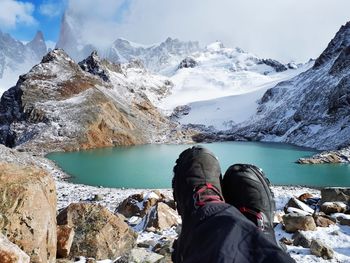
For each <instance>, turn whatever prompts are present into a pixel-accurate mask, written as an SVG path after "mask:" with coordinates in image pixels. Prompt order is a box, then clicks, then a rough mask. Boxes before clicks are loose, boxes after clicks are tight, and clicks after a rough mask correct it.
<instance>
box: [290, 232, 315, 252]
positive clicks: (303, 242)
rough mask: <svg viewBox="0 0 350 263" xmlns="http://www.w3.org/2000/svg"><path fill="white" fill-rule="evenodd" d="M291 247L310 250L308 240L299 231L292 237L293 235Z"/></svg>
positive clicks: (309, 241)
mask: <svg viewBox="0 0 350 263" xmlns="http://www.w3.org/2000/svg"><path fill="white" fill-rule="evenodd" d="M292 238H293V245H294V246H301V247H304V248H310V245H311V240H310V239H308V238H307V237H306V236H305V235H304V234H303V233H301V232H300V231H297V232H296V233H295V234H294V235H293V237H292Z"/></svg>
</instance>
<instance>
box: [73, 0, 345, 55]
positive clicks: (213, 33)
mask: <svg viewBox="0 0 350 263" xmlns="http://www.w3.org/2000/svg"><path fill="white" fill-rule="evenodd" d="M127 1H128V2H129V3H130V4H129V8H128V9H125V8H123V2H124V1H122V0H115V1H114V0H70V1H69V13H70V14H71V15H72V17H74V19H75V21H78V22H77V23H78V24H79V33H80V34H81V36H82V38H83V39H84V40H85V41H87V40H88V41H89V42H91V43H95V42H96V43H95V44H100V45H101V44H103V43H107V42H111V41H113V40H114V39H116V38H117V37H124V38H127V39H130V40H132V41H135V42H139V43H143V44H149V43H154V42H160V41H163V40H165V39H166V37H168V36H171V37H177V38H180V39H182V40H199V41H200V42H201V43H202V44H208V43H210V42H213V41H215V40H221V41H223V42H224V44H225V45H226V46H229V47H235V46H239V47H241V48H243V49H244V50H246V51H250V52H254V53H256V54H257V55H259V56H261V57H271V58H276V59H280V60H283V61H289V60H292V59H294V60H296V61H305V60H307V59H309V58H310V57H314V58H315V57H317V56H318V55H319V54H320V53H321V52H322V50H323V49H324V48H325V47H326V45H327V44H328V42H329V41H330V39H331V38H332V37H333V36H334V34H335V33H336V32H337V31H338V29H339V28H340V26H341V25H342V24H344V23H345V22H346V21H349V20H350V13H349V12H348V10H350V1H349V0H337V1H336V3H335V2H334V1H329V0H308V1H305V0H283V1H281V0H265V1H261V0H235V1H234V0H191V1H189V0H176V1H174V0H147V1H145V0H127ZM118 16H119V17H118Z"/></svg>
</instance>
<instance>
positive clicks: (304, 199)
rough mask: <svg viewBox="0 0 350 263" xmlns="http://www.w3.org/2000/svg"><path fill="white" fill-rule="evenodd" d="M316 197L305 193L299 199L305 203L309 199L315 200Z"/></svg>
mask: <svg viewBox="0 0 350 263" xmlns="http://www.w3.org/2000/svg"><path fill="white" fill-rule="evenodd" d="M313 197H314V196H313V195H312V194H310V193H304V194H302V195H300V196H299V197H298V199H299V200H300V201H302V202H305V201H306V200H307V199H310V198H313Z"/></svg>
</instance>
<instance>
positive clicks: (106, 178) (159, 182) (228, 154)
mask: <svg viewBox="0 0 350 263" xmlns="http://www.w3.org/2000/svg"><path fill="white" fill-rule="evenodd" d="M201 145H203V146H205V147H207V148H208V149H210V150H211V151H213V152H214V154H215V155H216V156H217V157H218V159H219V162H220V165H221V170H222V173H223V174H224V173H225V171H226V169H227V168H228V167H229V166H230V165H231V164H234V163H251V164H254V165H256V166H259V167H260V168H262V169H263V170H264V172H265V174H266V175H267V177H268V178H269V179H270V181H271V182H272V184H275V185H304V186H350V165H346V164H318V165H306V164H304V165H300V164H296V163H295V161H296V160H297V159H298V158H300V157H307V156H310V155H312V154H314V153H316V152H315V151H313V150H310V149H305V148H300V147H295V146H291V145H285V144H277V143H259V142H220V143H210V144H201ZM188 147H191V145H142V146H133V147H116V148H105V149H97V150H88V151H79V152H67V153H51V154H49V155H47V157H48V158H49V159H51V160H53V161H55V162H56V163H57V165H58V166H60V167H61V168H62V169H63V170H64V171H65V172H67V173H68V174H69V175H71V178H70V179H69V180H70V181H71V182H73V183H80V184H86V185H94V186H104V187H115V188H121V187H125V188H170V187H171V179H172V176H173V174H172V168H173V166H174V164H175V160H176V159H177V157H178V155H179V154H180V153H181V152H182V151H183V150H185V149H186V148H188Z"/></svg>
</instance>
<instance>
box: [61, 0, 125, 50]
mask: <svg viewBox="0 0 350 263" xmlns="http://www.w3.org/2000/svg"><path fill="white" fill-rule="evenodd" d="M124 2H125V0H69V1H68V8H67V15H68V16H69V18H70V19H69V22H70V24H72V27H73V28H75V29H76V30H75V31H76V32H75V34H76V35H77V36H79V37H80V38H81V40H82V41H83V42H85V43H93V44H94V45H96V46H104V45H108V44H111V43H112V42H113V41H114V40H115V39H117V38H118V37H119V35H118V27H119V21H120V17H119V16H120V14H121V7H122V5H123V3H124Z"/></svg>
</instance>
